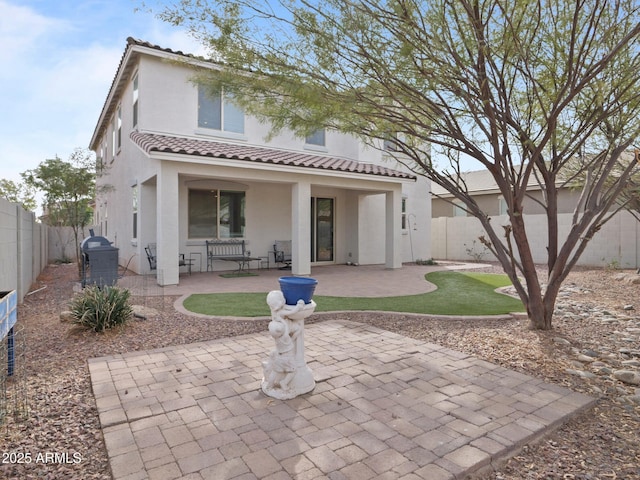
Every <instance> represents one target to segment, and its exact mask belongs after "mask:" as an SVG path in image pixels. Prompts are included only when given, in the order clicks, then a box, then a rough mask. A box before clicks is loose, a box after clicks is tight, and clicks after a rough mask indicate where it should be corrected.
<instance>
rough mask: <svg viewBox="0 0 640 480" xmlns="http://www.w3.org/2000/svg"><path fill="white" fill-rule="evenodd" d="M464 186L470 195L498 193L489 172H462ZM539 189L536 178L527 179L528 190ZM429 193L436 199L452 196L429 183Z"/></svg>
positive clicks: (434, 184)
mask: <svg viewBox="0 0 640 480" xmlns="http://www.w3.org/2000/svg"><path fill="white" fill-rule="evenodd" d="M461 177H462V179H463V180H464V182H465V184H466V185H467V191H468V192H469V193H471V194H475V195H482V194H490V193H496V192H499V189H498V185H497V184H496V181H495V180H494V178H493V175H491V172H489V170H475V171H473V172H464V173H462V175H461ZM536 189H540V185H539V184H538V181H537V180H536V178H535V177H534V176H533V175H532V176H531V177H530V178H529V185H528V190H536ZM431 193H432V195H433V196H437V197H452V195H451V194H450V193H449V192H448V191H446V190H445V189H444V188H442V187H441V186H440V185H437V184H436V183H435V182H432V183H431Z"/></svg>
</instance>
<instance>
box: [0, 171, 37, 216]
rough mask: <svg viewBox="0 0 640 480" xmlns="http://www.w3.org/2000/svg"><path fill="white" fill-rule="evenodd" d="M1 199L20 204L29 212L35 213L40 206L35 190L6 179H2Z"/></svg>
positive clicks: (0, 183) (0, 187) (0, 181)
mask: <svg viewBox="0 0 640 480" xmlns="http://www.w3.org/2000/svg"><path fill="white" fill-rule="evenodd" d="M0 197H3V198H5V199H7V200H9V201H10V202H13V203H19V204H20V205H22V208H24V209H25V210H27V211H29V212H32V211H34V210H35V209H36V207H37V206H38V205H37V204H36V198H35V195H34V191H33V188H31V187H29V186H28V185H26V184H24V183H16V182H14V181H13V180H7V179H6V178H0Z"/></svg>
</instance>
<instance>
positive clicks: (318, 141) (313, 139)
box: [305, 128, 325, 147]
mask: <svg viewBox="0 0 640 480" xmlns="http://www.w3.org/2000/svg"><path fill="white" fill-rule="evenodd" d="M305 143H306V144H307V145H318V146H320V147H324V146H325V132H324V128H321V129H320V130H316V131H315V132H313V133H312V134H311V135H307V138H306V139H305Z"/></svg>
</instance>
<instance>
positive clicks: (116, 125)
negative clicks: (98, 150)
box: [113, 106, 122, 156]
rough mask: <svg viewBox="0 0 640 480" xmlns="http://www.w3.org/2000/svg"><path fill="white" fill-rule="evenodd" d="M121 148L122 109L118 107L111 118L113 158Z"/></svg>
mask: <svg viewBox="0 0 640 480" xmlns="http://www.w3.org/2000/svg"><path fill="white" fill-rule="evenodd" d="M121 146H122V109H121V108H120V107H119V106H118V109H117V110H116V114H115V116H114V117H113V155H114V156H115V155H116V153H118V150H120V147H121Z"/></svg>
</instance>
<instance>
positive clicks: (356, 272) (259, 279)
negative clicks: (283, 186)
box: [118, 262, 487, 297]
mask: <svg viewBox="0 0 640 480" xmlns="http://www.w3.org/2000/svg"><path fill="white" fill-rule="evenodd" d="M486 266H487V265H484V264H480V263H457V262H446V263H443V262H440V263H438V264H437V265H416V264H413V263H410V264H404V265H403V268H396V269H389V268H386V267H385V266H384V265H360V266H352V265H322V266H314V267H312V268H311V275H310V276H311V277H313V278H315V279H316V280H318V286H317V288H316V291H315V293H316V294H318V295H328V296H338V297H392V296H402V295H417V294H420V293H427V292H430V291H432V290H434V289H435V286H434V285H433V284H431V283H429V282H427V281H426V280H425V278H424V276H425V275H426V274H427V273H429V272H433V271H438V270H468V269H474V268H476V269H477V268H483V267H486ZM233 272H234V271H233V270H229V271H216V272H195V273H193V274H191V275H189V274H182V275H181V276H180V283H179V284H178V285H167V286H164V287H161V286H157V285H156V286H154V287H149V285H150V284H152V283H154V280H155V279H149V281H146V282H145V281H144V278H145V276H140V275H133V276H125V277H124V278H122V279H120V280H119V281H118V285H120V286H122V287H126V288H129V289H130V290H131V291H132V294H133V295H143V294H144V295H151V296H153V295H168V296H174V295H175V296H188V295H191V294H193V293H230V292H265V293H266V292H269V291H271V290H276V289H279V286H278V278H279V277H281V276H289V275H292V272H291V271H290V270H280V269H278V268H270V269H252V270H250V272H251V273H253V274H255V275H252V276H237V277H236V276H233ZM221 275H225V276H224V277H223V276H221ZM147 277H148V276H147ZM143 288H144V289H145V291H144V292H143V291H141V289H143Z"/></svg>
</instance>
